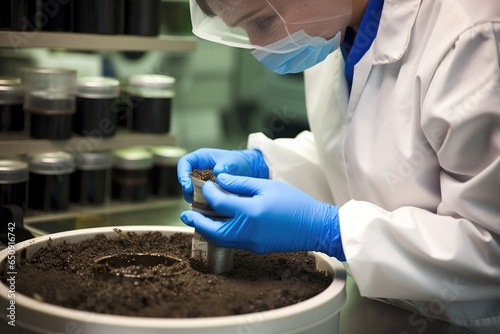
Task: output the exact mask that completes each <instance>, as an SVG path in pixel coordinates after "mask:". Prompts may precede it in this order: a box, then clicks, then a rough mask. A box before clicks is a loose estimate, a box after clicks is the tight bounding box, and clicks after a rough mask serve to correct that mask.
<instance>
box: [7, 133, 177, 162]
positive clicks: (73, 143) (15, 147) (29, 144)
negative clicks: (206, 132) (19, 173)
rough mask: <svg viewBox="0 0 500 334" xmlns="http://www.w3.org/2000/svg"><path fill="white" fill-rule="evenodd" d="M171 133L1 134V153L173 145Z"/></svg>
mask: <svg viewBox="0 0 500 334" xmlns="http://www.w3.org/2000/svg"><path fill="white" fill-rule="evenodd" d="M173 144H174V137H173V136H172V135H171V134H147V133H134V132H128V131H124V132H120V131H118V132H117V134H116V135H115V136H114V137H111V138H99V137H84V136H73V137H72V138H70V139H68V140H46V139H32V138H29V137H27V136H26V135H24V136H23V135H17V136H16V137H14V136H13V135H9V136H7V135H2V136H0V154H1V155H3V156H14V155H22V154H33V153H42V152H54V151H67V152H68V153H75V152H76V153H78V152H90V151H104V150H113V149H117V148H124V147H130V146H160V145H173Z"/></svg>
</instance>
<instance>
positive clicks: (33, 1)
mask: <svg viewBox="0 0 500 334" xmlns="http://www.w3.org/2000/svg"><path fill="white" fill-rule="evenodd" d="M6 1H7V2H10V3H11V4H10V5H11V20H12V21H11V23H12V30H17V31H36V30H38V26H39V22H38V21H39V20H40V17H39V15H40V3H39V2H38V0H6ZM4 2H5V0H4V1H2V10H5V9H4V8H3V6H4V4H3V3H4ZM23 38H24V37H23Z"/></svg>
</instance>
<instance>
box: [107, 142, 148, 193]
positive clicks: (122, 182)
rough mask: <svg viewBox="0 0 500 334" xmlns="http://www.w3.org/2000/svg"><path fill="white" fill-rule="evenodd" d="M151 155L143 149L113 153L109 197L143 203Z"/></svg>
mask: <svg viewBox="0 0 500 334" xmlns="http://www.w3.org/2000/svg"><path fill="white" fill-rule="evenodd" d="M152 166H153V155H152V154H151V153H150V152H149V151H148V150H146V149H144V148H127V149H121V150H115V151H114V152H113V169H112V186H111V196H112V198H113V199H117V200H120V201H132V202H135V201H143V200H145V199H146V198H147V197H148V195H149V191H148V184H149V182H148V180H149V179H148V177H149V175H148V174H149V170H150V169H151V168H152Z"/></svg>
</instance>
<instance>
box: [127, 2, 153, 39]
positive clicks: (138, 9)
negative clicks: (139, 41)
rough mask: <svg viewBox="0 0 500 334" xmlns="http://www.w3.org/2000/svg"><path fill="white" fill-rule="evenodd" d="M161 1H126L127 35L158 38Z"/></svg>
mask: <svg viewBox="0 0 500 334" xmlns="http://www.w3.org/2000/svg"><path fill="white" fill-rule="evenodd" d="M159 33H160V0H125V34H128V35H143V36H157V35H158V34H159Z"/></svg>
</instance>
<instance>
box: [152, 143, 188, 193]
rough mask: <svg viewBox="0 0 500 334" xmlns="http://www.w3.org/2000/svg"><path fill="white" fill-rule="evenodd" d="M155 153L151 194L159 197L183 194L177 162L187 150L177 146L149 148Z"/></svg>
mask: <svg viewBox="0 0 500 334" xmlns="http://www.w3.org/2000/svg"><path fill="white" fill-rule="evenodd" d="M149 150H150V152H151V153H152V154H153V161H154V165H153V168H152V169H151V172H150V177H149V183H150V190H151V194H152V195H155V196H159V197H176V196H180V195H181V194H182V187H181V185H180V184H179V180H178V178H177V163H178V162H179V159H180V158H181V157H183V156H184V155H186V154H187V153H188V152H187V150H185V149H183V148H181V147H176V146H159V147H151V148H149Z"/></svg>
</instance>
